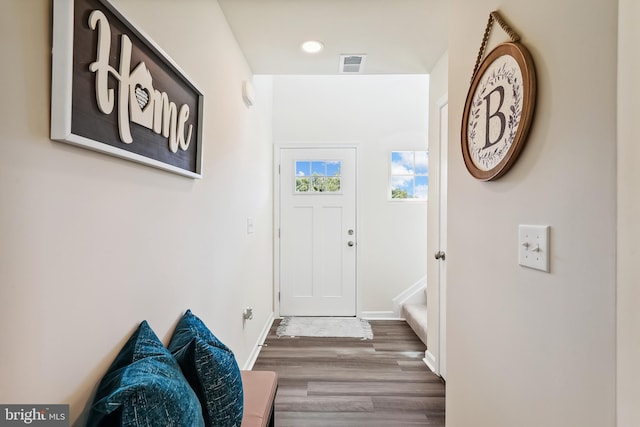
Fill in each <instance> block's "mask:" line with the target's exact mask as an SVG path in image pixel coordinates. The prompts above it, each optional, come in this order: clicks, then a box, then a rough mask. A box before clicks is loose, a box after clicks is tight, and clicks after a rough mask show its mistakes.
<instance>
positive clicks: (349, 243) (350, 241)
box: [347, 240, 355, 246]
mask: <svg viewBox="0 0 640 427" xmlns="http://www.w3.org/2000/svg"><path fill="white" fill-rule="evenodd" d="M353 245H355V243H353V240H349V241H348V242H347V246H353Z"/></svg>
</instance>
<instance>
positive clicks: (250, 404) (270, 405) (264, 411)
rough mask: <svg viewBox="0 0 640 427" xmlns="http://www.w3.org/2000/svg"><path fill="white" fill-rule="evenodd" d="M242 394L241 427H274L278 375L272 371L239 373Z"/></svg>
mask: <svg viewBox="0 0 640 427" xmlns="http://www.w3.org/2000/svg"><path fill="white" fill-rule="evenodd" d="M240 374H241V375H242V389H243V394H244V413H243V415H242V424H241V427H274V425H275V424H274V421H275V399H276V391H277V390H278V375H277V374H276V373H275V372H272V371H240Z"/></svg>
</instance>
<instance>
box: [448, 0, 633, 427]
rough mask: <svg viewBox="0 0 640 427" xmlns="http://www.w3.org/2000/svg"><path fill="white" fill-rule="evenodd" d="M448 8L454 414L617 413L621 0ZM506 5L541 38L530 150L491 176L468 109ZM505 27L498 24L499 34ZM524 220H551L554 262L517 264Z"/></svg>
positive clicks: (510, 421) (535, 419)
mask: <svg viewBox="0 0 640 427" xmlns="http://www.w3.org/2000/svg"><path fill="white" fill-rule="evenodd" d="M449 8H450V9H449V10H450V13H451V15H450V19H449V50H448V53H449V118H450V125H449V135H450V141H449V165H448V166H449V205H448V209H449V227H448V236H449V240H448V253H447V265H448V307H447V314H448V317H447V328H448V329H447V330H448V333H447V355H448V358H447V365H448V370H447V374H448V377H447V426H449V427H467V426H471V425H473V426H478V427H512V426H518V427H529V426H540V425H544V426H558V427H567V426H583V427H587V426H592V427H605V426H613V425H614V424H615V407H616V404H615V387H616V386H615V358H616V355H615V338H616V333H615V320H616V313H615V281H616V266H615V251H616V238H615V236H616V166H615V164H616V115H615V113H616V84H615V82H616V50H617V49H616V48H617V43H616V34H617V5H616V2H607V1H600V2H586V3H585V2H584V1H581V0H566V1H563V2H558V1H553V0H540V1H536V2H532V1H529V0H503V1H501V2H498V1H495V0H477V1H468V0H452V1H451V2H450V3H449ZM497 8H499V9H500V11H501V13H502V14H503V16H504V17H505V18H506V19H507V21H508V22H510V23H511V24H512V25H513V27H514V28H515V29H516V31H518V32H519V33H520V34H521V35H522V38H523V41H524V43H525V44H526V45H527V46H528V47H529V48H530V50H531V53H532V55H533V58H534V60H535V63H536V68H537V73H538V98H537V107H536V113H535V118H534V122H533V127H532V130H531V134H530V138H529V140H528V142H527V146H526V147H525V150H524V151H523V153H522V155H521V157H520V159H519V160H518V162H517V163H516V164H515V166H514V168H513V169H512V170H511V171H510V172H509V173H508V174H507V175H505V176H504V177H503V178H501V179H500V180H498V181H496V182H489V183H483V182H479V181H476V180H475V179H473V178H472V177H471V175H469V174H468V173H467V171H466V169H465V167H464V163H463V159H462V155H461V152H460V139H459V135H460V122H461V117H462V110H463V106H464V101H465V97H466V94H467V90H468V88H469V78H470V75H471V72H472V70H473V65H474V62H475V58H476V55H477V51H478V48H479V45H480V41H481V39H482V34H483V32H484V28H485V25H486V20H487V18H488V15H489V13H490V12H491V11H492V10H494V9H497ZM634 35H637V34H634ZM505 40H507V36H506V35H505V34H504V33H503V32H502V31H501V30H500V28H499V27H498V26H497V25H496V26H495V27H494V30H493V33H492V38H491V47H492V46H495V44H496V42H499V41H505ZM518 224H542V225H545V224H546V225H550V226H551V273H549V274H546V273H542V272H540V271H536V270H531V269H527V268H523V267H520V266H518V265H517V230H518ZM634 277H636V278H637V275H636V276H634ZM636 319H637V317H636ZM636 400H637V399H636Z"/></svg>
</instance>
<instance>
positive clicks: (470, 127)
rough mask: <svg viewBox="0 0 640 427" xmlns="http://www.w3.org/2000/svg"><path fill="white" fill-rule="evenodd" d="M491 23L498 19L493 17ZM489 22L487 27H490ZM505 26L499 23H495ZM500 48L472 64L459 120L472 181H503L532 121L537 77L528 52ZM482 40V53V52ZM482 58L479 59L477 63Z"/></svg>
mask: <svg viewBox="0 0 640 427" xmlns="http://www.w3.org/2000/svg"><path fill="white" fill-rule="evenodd" d="M493 14H496V15H495V16H496V19H500V21H501V18H500V17H499V15H497V12H493V13H492V17H493V16H494V15H493ZM492 22H493V21H492V19H490V20H489V27H488V28H490V25H491V24H492ZM500 23H501V25H506V24H504V22H503V21H501V22H500ZM507 29H508V32H509V33H510V35H512V39H516V41H515V42H509V43H502V44H500V45H498V46H497V47H496V48H495V49H493V50H492V51H491V52H490V53H489V54H488V55H487V57H486V58H484V60H483V61H482V62H481V63H480V61H478V62H477V64H476V70H475V71H474V75H473V78H472V80H471V87H470V88H469V92H468V94H467V99H466V103H465V106H464V113H463V118H462V129H461V142H462V155H463V157H464V163H465V165H466V167H467V170H468V171H469V173H470V174H471V175H473V176H474V177H475V178H477V179H479V180H482V181H490V180H493V179H497V178H499V177H501V176H502V175H504V174H505V173H506V172H507V171H508V170H509V169H510V168H511V166H513V164H514V163H515V161H516V159H517V158H518V155H519V154H520V152H521V151H522V148H523V147H524V144H525V141H526V138H527V135H528V133H529V128H530V127H531V122H532V119H533V112H534V106H535V97H536V75H535V68H534V64H533V59H532V58H531V55H530V54H529V51H528V50H527V49H526V48H525V47H524V45H522V44H521V43H518V42H517V39H519V37H517V35H516V36H515V37H514V35H513V34H515V33H513V32H512V30H510V28H508V27H507ZM486 37H487V32H485V40H484V41H483V46H482V47H481V52H483V49H484V45H485V44H486ZM480 57H481V54H480V55H479V56H478V60H480Z"/></svg>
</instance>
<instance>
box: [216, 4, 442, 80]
mask: <svg viewBox="0 0 640 427" xmlns="http://www.w3.org/2000/svg"><path fill="white" fill-rule="evenodd" d="M218 3H219V4H220V7H221V8H222V11H223V12H224V14H225V16H226V18H227V21H228V22H229V25H230V26H231V29H232V31H233V33H234V34H235V36H236V39H237V40H238V43H239V44H240V47H241V49H242V50H243V51H244V53H245V55H246V57H247V60H248V61H249V65H250V66H251V69H252V70H253V72H254V73H255V74H337V73H338V69H339V62H340V55H341V54H367V59H366V62H365V64H364V67H363V71H364V74H424V73H429V72H430V71H431V69H432V68H433V65H434V64H435V63H436V61H437V60H438V58H440V56H441V55H442V54H443V53H444V52H445V50H446V46H447V9H446V3H447V1H446V0H218ZM310 39H315V40H320V41H322V42H323V43H324V45H325V48H324V50H323V51H322V52H321V53H319V54H315V55H311V54H308V53H304V52H302V51H301V50H300V45H301V44H302V42H304V41H306V40H310Z"/></svg>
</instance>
